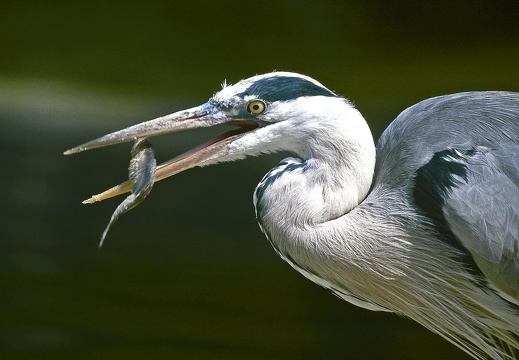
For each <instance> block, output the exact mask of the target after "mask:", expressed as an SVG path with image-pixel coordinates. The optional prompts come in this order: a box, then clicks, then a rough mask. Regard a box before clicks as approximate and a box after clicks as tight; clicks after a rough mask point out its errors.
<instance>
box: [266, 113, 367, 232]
mask: <svg viewBox="0 0 519 360" xmlns="http://www.w3.org/2000/svg"><path fill="white" fill-rule="evenodd" d="M349 116H350V118H348V119H346V120H344V119H338V120H337V121H335V122H334V121H331V122H329V123H328V124H325V125H322V124H321V126H320V128H319V132H318V136H317V134H316V133H315V132H314V133H312V134H311V135H309V136H308V137H307V139H306V141H305V147H304V148H302V149H301V150H300V151H298V153H299V154H298V155H299V156H300V158H290V159H286V161H283V162H281V163H280V164H279V165H278V166H277V167H276V168H274V169H273V170H272V171H271V172H270V173H269V174H267V175H266V176H265V178H264V179H263V181H262V182H261V183H260V185H258V189H257V191H256V197H257V201H256V202H257V207H258V216H259V217H262V218H263V221H267V222H272V224H271V225H273V226H276V225H275V224H274V223H276V222H284V223H285V225H288V224H287V222H290V223H291V225H293V226H306V225H310V226H312V225H318V224H321V223H323V222H326V221H329V220H333V219H336V218H338V217H340V216H343V215H345V214H347V213H348V212H350V211H351V210H352V209H353V208H355V207H356V206H357V205H358V204H360V202H361V201H362V200H363V199H364V198H365V197H366V195H367V194H368V191H369V189H370V186H371V183H372V178H373V172H374V167H375V146H374V143H373V138H372V136H371V132H370V130H369V128H368V126H367V124H366V122H365V121H364V119H363V118H362V116H361V115H360V114H359V113H358V112H357V111H356V110H355V109H352V112H351V113H350V114H349ZM352 117H353V119H352ZM280 226H283V225H282V224H280Z"/></svg>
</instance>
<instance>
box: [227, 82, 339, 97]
mask: <svg viewBox="0 0 519 360" xmlns="http://www.w3.org/2000/svg"><path fill="white" fill-rule="evenodd" d="M237 95H238V96H240V97H242V98H243V97H246V96H257V97H258V98H260V99H263V100H265V101H268V102H274V101H288V100H294V99H297V98H299V97H301V96H332V97H336V96H337V95H335V94H334V93H333V92H332V91H330V90H328V89H326V88H325V87H322V86H319V85H317V84H315V83H313V82H311V81H308V80H306V79H302V78H298V77H295V76H273V77H267V78H264V79H261V80H258V81H256V82H254V83H253V84H251V85H250V86H249V87H248V88H247V89H246V90H244V91H243V92H241V93H239V94H237Z"/></svg>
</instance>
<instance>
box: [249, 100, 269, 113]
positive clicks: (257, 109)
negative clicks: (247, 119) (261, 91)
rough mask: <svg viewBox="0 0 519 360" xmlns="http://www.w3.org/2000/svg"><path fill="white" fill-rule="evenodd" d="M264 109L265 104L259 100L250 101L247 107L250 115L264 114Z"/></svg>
mask: <svg viewBox="0 0 519 360" xmlns="http://www.w3.org/2000/svg"><path fill="white" fill-rule="evenodd" d="M266 108H267V105H265V103H264V102H263V101H261V100H252V101H251V102H250V103H249V104H248V105H247V111H248V112H250V113H251V114H252V115H259V114H261V113H262V112H264V111H265V109H266Z"/></svg>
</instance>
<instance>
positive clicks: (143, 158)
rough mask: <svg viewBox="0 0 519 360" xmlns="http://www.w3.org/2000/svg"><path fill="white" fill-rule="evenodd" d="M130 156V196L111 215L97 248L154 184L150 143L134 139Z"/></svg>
mask: <svg viewBox="0 0 519 360" xmlns="http://www.w3.org/2000/svg"><path fill="white" fill-rule="evenodd" d="M130 154H131V159H130V165H129V166H128V179H129V182H130V185H131V188H130V195H128V197H126V199H124V200H123V202H122V203H120V204H119V206H118V207H117V208H116V209H115V211H114V213H113V214H112V217H111V219H110V222H109V223H108V225H107V226H106V229H105V231H104V232H103V235H102V236H101V241H100V242H99V247H101V246H103V242H104V240H105V238H106V235H107V234H108V230H110V227H111V226H112V224H113V223H114V222H116V221H117V220H118V219H119V218H120V217H121V216H122V215H123V214H124V213H125V212H127V211H129V210H131V209H133V208H134V207H136V206H137V205H139V204H140V203H141V202H142V201H143V200H144V199H145V198H146V196H148V194H149V193H150V192H151V189H152V188H153V184H154V183H155V170H156V168H157V161H156V160H155V152H154V150H153V146H152V144H151V142H150V141H149V140H148V139H147V138H139V139H136V140H135V142H134V144H133V147H132V150H131V152H130ZM89 200H91V201H89ZM89 200H87V201H86V202H95V201H96V200H95V198H94V197H92V198H91V199H89Z"/></svg>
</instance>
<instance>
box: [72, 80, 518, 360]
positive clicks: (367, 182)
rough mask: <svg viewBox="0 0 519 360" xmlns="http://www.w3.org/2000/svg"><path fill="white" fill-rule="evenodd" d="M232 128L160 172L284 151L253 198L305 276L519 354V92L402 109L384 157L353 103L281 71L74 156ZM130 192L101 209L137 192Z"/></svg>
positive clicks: (466, 339)
mask: <svg viewBox="0 0 519 360" xmlns="http://www.w3.org/2000/svg"><path fill="white" fill-rule="evenodd" d="M219 124H227V125H231V126H234V127H235V128H234V129H233V130H230V131H228V132H226V133H224V134H222V135H220V136H218V137H216V138H215V139H213V140H210V141H208V142H206V143H204V144H202V145H200V146H199V147H197V148H195V149H193V150H191V151H189V152H187V153H184V154H182V155H180V156H178V157H176V158H174V159H172V160H170V161H168V162H166V163H164V164H162V165H160V166H158V167H157V169H156V171H155V181H158V180H162V179H164V178H166V177H168V176H171V175H174V174H177V173H179V172H181V171H184V170H186V169H189V168H192V167H195V166H205V165H210V164H215V163H218V162H224V161H232V160H238V159H242V158H244V157H246V156H251V155H252V156H256V155H260V154H263V153H272V152H277V151H288V152H290V153H291V154H293V157H289V158H287V159H284V160H282V161H281V162H280V163H279V164H278V165H277V166H276V167H274V168H273V169H272V170H271V171H270V172H268V174H267V175H265V177H264V178H263V179H262V180H261V182H260V183H259V185H258V186H257V187H256V189H255V191H254V205H255V209H256V217H257V219H258V222H259V225H260V227H261V229H262V231H263V232H264V233H265V235H266V237H267V238H268V240H269V241H270V243H271V244H272V246H273V247H274V249H275V250H276V252H277V253H278V254H279V255H280V256H281V257H282V258H283V259H284V260H285V261H287V262H288V263H289V264H290V265H291V266H292V267H294V268H295V269H296V270H297V271H299V272H300V273H301V274H303V275H304V276H306V277H307V278H308V279H310V280H312V281H314V282H316V283H317V284H319V285H321V286H324V287H325V288H328V289H330V290H331V291H332V292H333V293H335V294H336V295H338V296H339V297H341V298H343V299H345V300H347V301H349V302H351V303H353V304H355V305H358V306H361V307H364V308H367V309H370V310H378V311H389V312H394V313H397V314H400V315H404V316H407V317H409V318H411V319H413V320H415V321H417V322H418V323H420V324H422V325H423V326H425V327H426V328H428V329H430V330H431V331H433V332H435V333H437V334H439V335H441V336H443V337H444V338H445V339H447V340H448V341H450V342H451V343H453V344H455V345H456V346H458V347H460V348H461V349H463V350H464V351H466V352H467V353H469V354H470V355H472V356H473V357H474V358H477V359H486V358H492V359H514V358H516V356H518V352H519V250H518V248H519V93H513V92H465V93H458V94H452V95H446V96H439V97H435V98H431V99H428V100H424V101H422V102H420V103H418V104H416V105H413V106H411V107H409V108H408V109H406V110H404V111H403V112H402V113H401V114H400V115H399V116H398V117H397V118H396V119H395V120H394V121H393V122H392V123H391V124H390V125H389V127H388V128H387V129H386V130H385V132H384V133H383V134H382V136H381V137H380V139H379V140H378V142H377V145H376V146H375V144H374V141H373V137H372V135H371V132H370V130H369V127H368V125H367V123H366V121H365V120H364V118H363V117H362V115H361V114H360V113H359V111H358V110H356V108H355V107H354V106H353V105H352V103H351V102H350V101H348V100H346V99H345V98H343V97H341V96H339V95H337V94H336V93H335V92H333V91H331V90H329V89H328V88H326V87H325V86H323V85H322V84H321V83H319V82H318V81H316V80H314V79H312V78H310V77H307V76H304V75H300V74H296V73H288V72H273V73H268V74H264V75H257V76H254V77H251V78H248V79H245V80H241V81H239V82H238V83H236V84H234V85H227V84H225V83H224V85H223V88H222V89H221V90H220V91H218V92H216V93H215V94H214V95H213V96H212V97H211V98H210V99H209V101H208V102H207V103H205V104H203V105H200V106H197V107H194V108H190V109H187V110H183V111H179V112H175V113H173V114H171V115H167V116H164V117H161V118H157V119H155V120H150V121H147V122H144V123H141V124H138V125H134V126H130V127H128V128H126V129H123V130H120V131H116V132H114V133H111V134H108V135H106V136H103V137H101V138H98V139H96V140H92V141H90V142H87V143H85V144H83V145H80V146H78V147H76V148H73V149H70V150H68V151H67V152H66V154H72V153H76V152H80V151H83V150H88V149H93V148H97V147H101V146H106V145H112V144H117V143H121V142H125V141H133V140H135V139H137V138H143V137H150V136H155V135H159V134H164V133H168V132H175V131H180V130H185V129H193V128H202V127H210V126H216V125H219ZM130 188H131V184H129V183H128V182H126V183H123V184H121V185H118V186H116V187H114V188H112V189H110V190H108V191H106V192H104V193H102V194H100V195H97V196H95V197H93V198H92V199H91V201H99V200H103V199H105V198H108V197H111V196H115V195H118V194H121V193H124V192H126V191H129V190H130Z"/></svg>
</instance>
